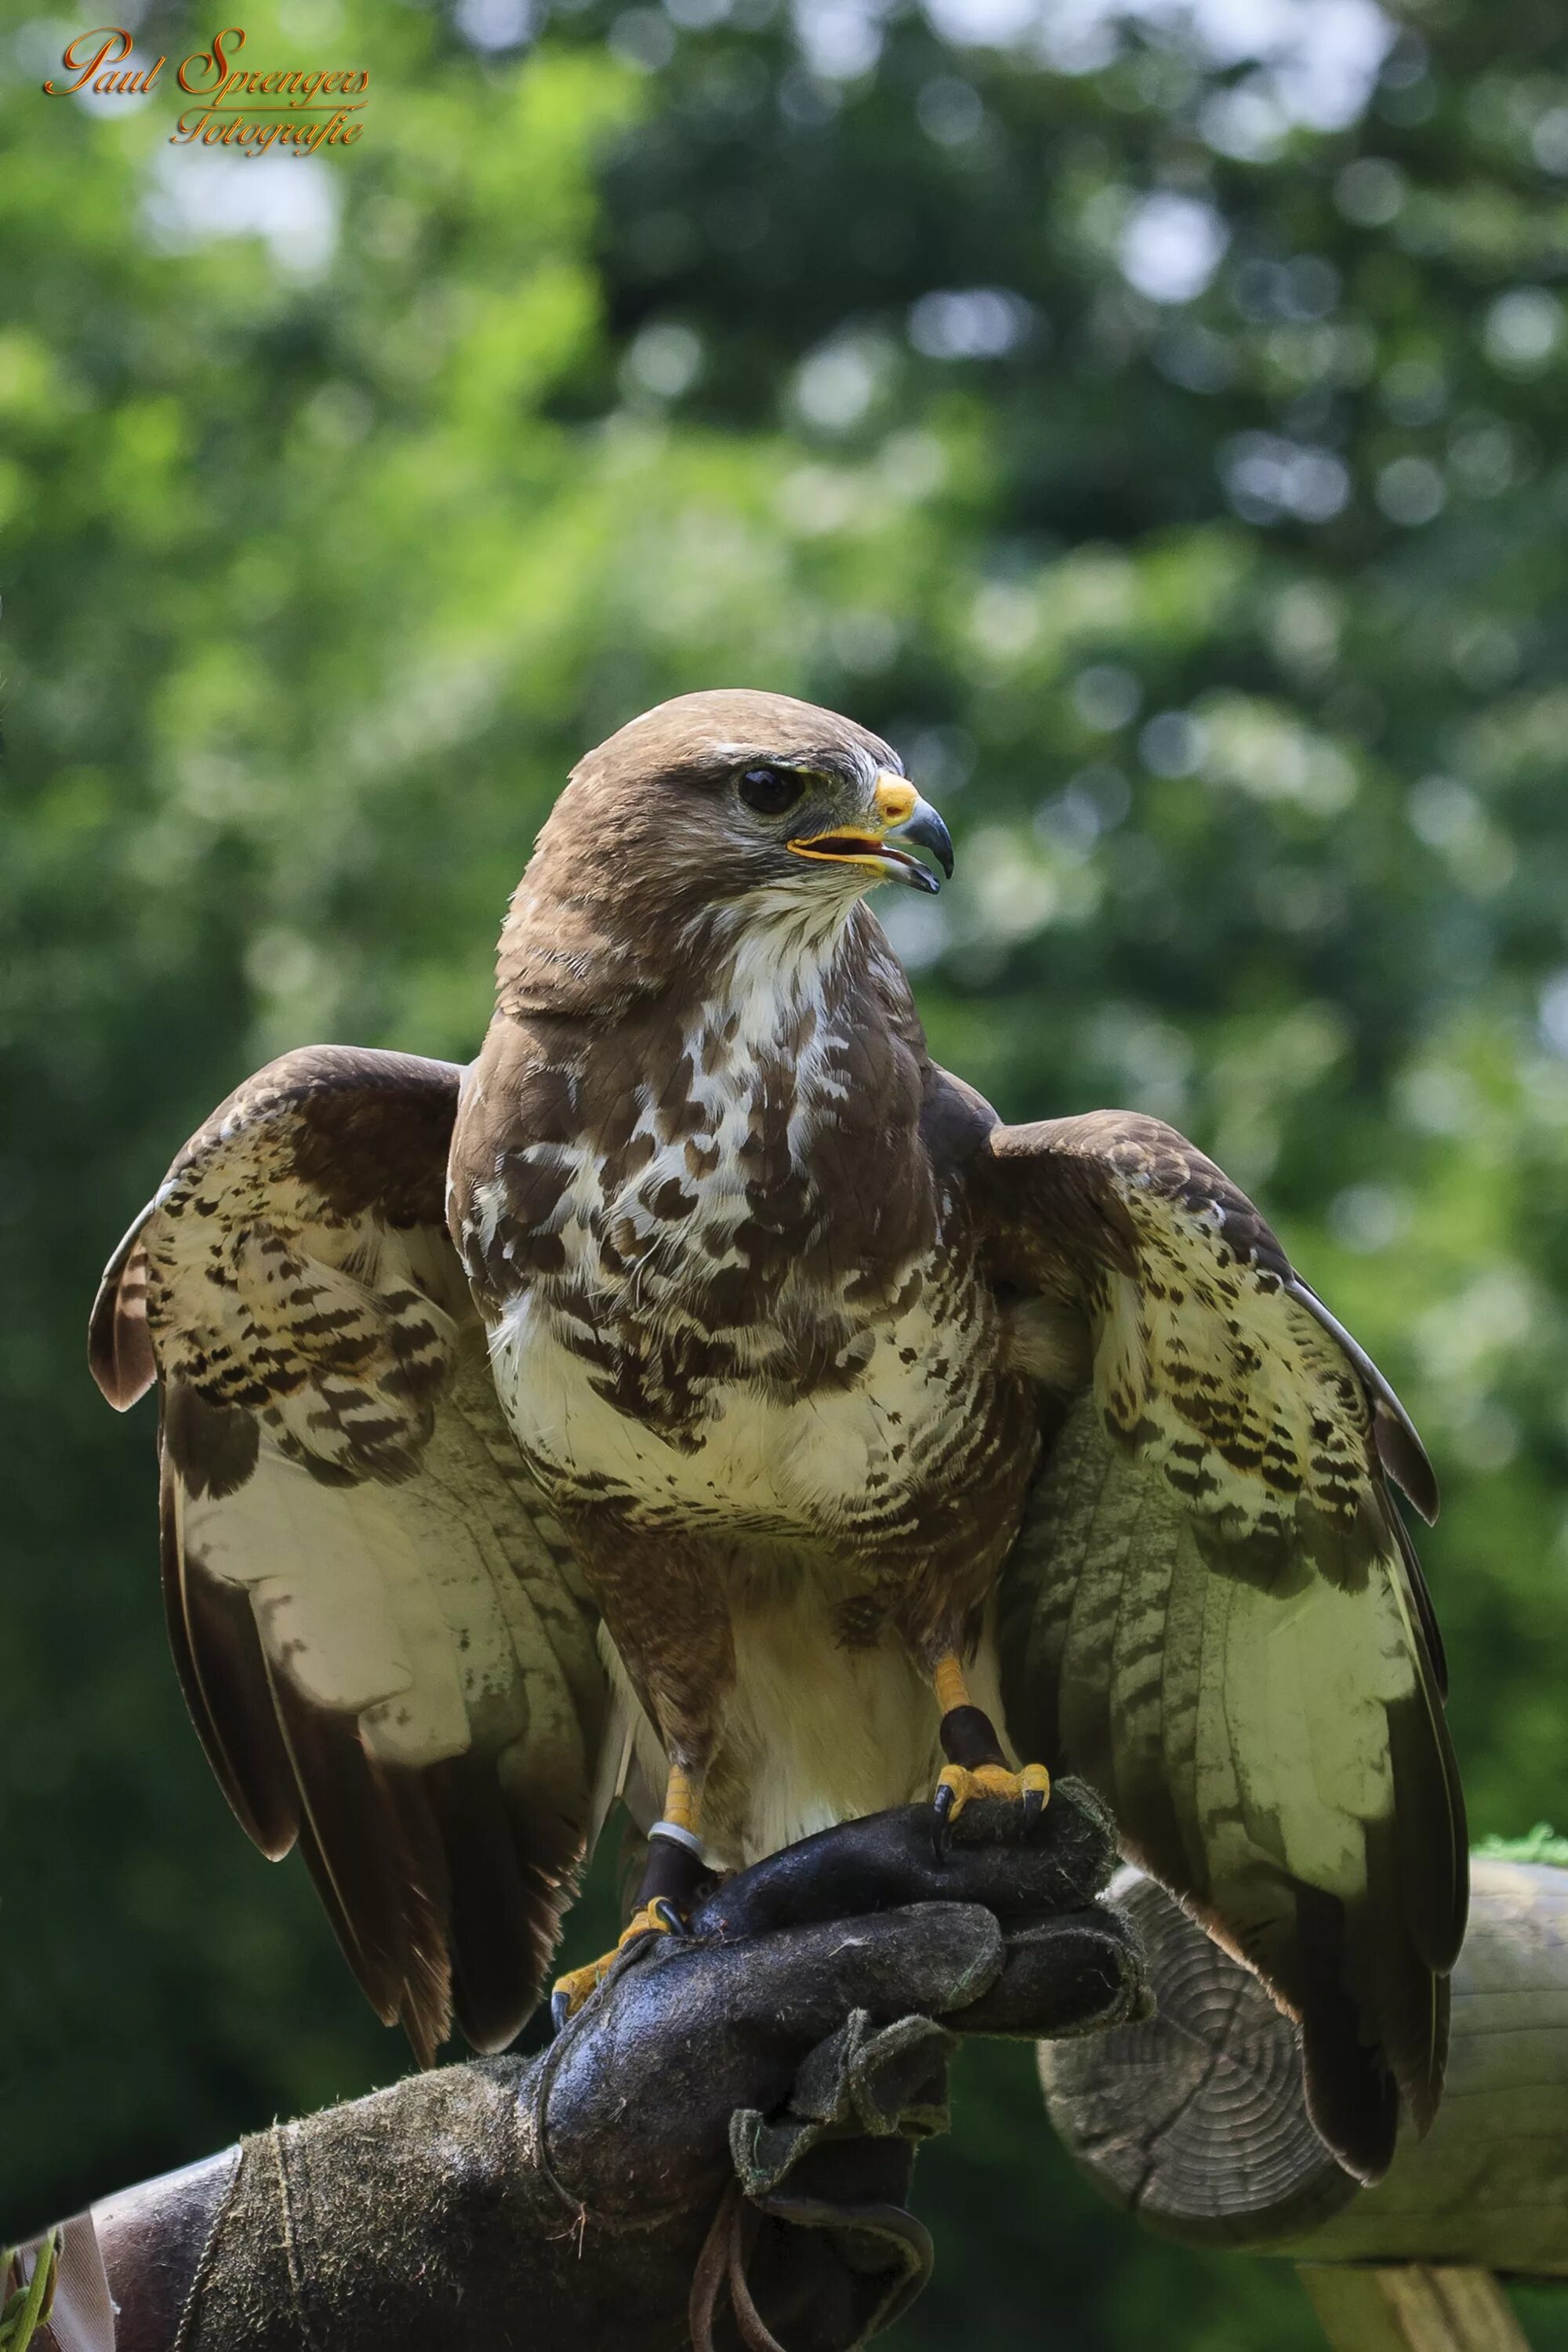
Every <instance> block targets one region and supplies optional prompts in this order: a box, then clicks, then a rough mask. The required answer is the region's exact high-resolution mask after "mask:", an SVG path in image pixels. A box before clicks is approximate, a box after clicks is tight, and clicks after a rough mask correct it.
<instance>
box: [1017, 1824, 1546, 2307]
mask: <svg viewBox="0 0 1568 2352" xmlns="http://www.w3.org/2000/svg"><path fill="white" fill-rule="evenodd" d="M1112 1891H1113V1893H1115V1894H1116V1895H1118V1896H1119V1898H1120V1899H1121V1902H1122V1903H1123V1905H1124V1906H1125V1907H1126V1909H1127V1910H1129V1911H1130V1912H1131V1915H1132V1916H1133V1918H1134V1919H1135V1921H1136V1922H1137V1925H1138V1927H1139V1928H1140V1931H1141V1932H1142V1936H1143V1939H1144V1942H1145V1945H1146V1947H1147V1949H1148V1954H1149V1978H1150V1983H1151V1987H1152V1990H1153V1993H1154V1997H1155V2000H1156V2001H1157V2003H1158V2013H1157V2014H1156V2015H1155V2016H1154V2017H1153V2018H1152V2019H1151V2020H1150V2021H1148V2022H1146V2023H1144V2024H1142V2025H1130V2026H1118V2027H1115V2028H1113V2029H1112V2030H1111V2031H1110V2032H1106V2033H1100V2034H1095V2035H1092V2036H1090V2037H1089V2038H1087V2039H1085V2040H1083V2041H1078V2042H1046V2043H1043V2044H1042V2045H1041V2049H1040V2077H1041V2081H1042V2083H1043V2084H1044V2086H1045V2093H1046V2100H1047V2105H1048V2107H1049V2109H1050V2114H1051V2118H1052V2121H1053V2122H1054V2124H1055V2125H1056V2127H1057V2129H1058V2132H1059V2133H1060V2135H1061V2137H1062V2139H1063V2140H1064V2141H1065V2143H1066V2145H1067V2147H1068V2149H1069V2150H1070V2151H1071V2153H1072V2154H1073V2155H1074V2156H1075V2157H1076V2158H1077V2159H1078V2161H1079V2164H1080V2165H1081V2166H1082V2167H1083V2168H1084V2169H1085V2170H1086V2171H1087V2172H1088V2173H1089V2177H1090V2178H1091V2179H1093V2180H1094V2181H1095V2182H1096V2184H1097V2185H1098V2186H1099V2187H1100V2189H1103V2190H1104V2192H1105V2193H1106V2194H1107V2195H1108V2196H1109V2197H1110V2199H1111V2200H1113V2201H1114V2202H1115V2203H1116V2204H1118V2205H1120V2206H1121V2207H1122V2208H1123V2209H1124V2210H1128V2211H1131V2212H1133V2213H1136V2214H1137V2216H1138V2218H1139V2219H1140V2220H1141V2221H1144V2222H1146V2223H1147V2224H1148V2226H1149V2227H1150V2228H1152V2229H1154V2230H1157V2231H1161V2232H1162V2233H1163V2235H1165V2236H1168V2237H1173V2238H1177V2239H1180V2240H1182V2241H1184V2242H1185V2243H1187V2244H1192V2245H1209V2246H1213V2245H1227V2246H1237V2247H1247V2248H1249V2249H1251V2250H1252V2251H1254V2252H1266V2253H1278V2254H1287V2255H1289V2256H1290V2257H1291V2258H1292V2259H1294V2260H1295V2261H1297V2262H1299V2263H1303V2264H1317V2263H1373V2264H1394V2263H1402V2264H1403V2263H1414V2264H1427V2265H1460V2266H1474V2267H1478V2268H1479V2269H1480V2270H1481V2271H1502V2272H1510V2273H1525V2274H1528V2275H1531V2276H1535V2277H1564V2276H1568V1870H1562V1869H1556V1868H1553V1867H1552V1866H1550V1865H1546V1864H1531V1863H1518V1862H1499V1861H1490V1860H1485V1859H1481V1858H1478V1859H1477V1861H1476V1863H1475V1865H1474V1875H1473V1895H1472V1900H1471V1906H1470V1925H1469V1931H1468V1935H1467V1937H1466V1939H1465V1948H1464V1950H1463V1952H1462V1953H1461V1954H1460V1957H1459V1964H1458V1969H1456V1971H1455V1974H1454V1999H1453V2038H1452V2043H1451V2047H1450V2053H1449V2058H1448V2079H1447V2093H1446V2095H1445V2097H1444V2101H1443V2105H1442V2107H1441V2109H1440V2111H1439V2113H1438V2116H1437V2120H1436V2124H1435V2125H1434V2126H1433V2128H1432V2130H1431V2132H1430V2133H1429V2134H1428V2135H1427V2137H1426V2139H1425V2140H1424V2141H1417V2140H1415V2138H1414V2137H1409V2138H1407V2139H1405V2140H1403V2141H1402V2142H1401V2145H1400V2147H1399V2150H1398V2153H1397V2155H1396V2156H1395V2158H1394V2165H1393V2168H1392V2169H1391V2170H1390V2172H1389V2174H1388V2177H1387V2179H1385V2180H1384V2181H1383V2182H1382V2183H1381V2184H1380V2185H1379V2186H1378V2187H1377V2188H1376V2189H1359V2188H1358V2187H1357V2185H1356V2184H1355V2183H1354V2182H1353V2181H1352V2180H1351V2179H1349V2178H1348V2176H1347V2175H1346V2174H1344V2173H1343V2172H1342V2171H1341V2170H1340V2168H1339V2167H1338V2166H1337V2165H1336V2164H1335V2162H1334V2160H1333V2158H1331V2156H1330V2155H1329V2154H1328V2152H1327V2150H1326V2149H1325V2148H1324V2147H1323V2146H1322V2145H1321V2142H1320V2141H1319V2139H1318V2137H1317V2135H1316V2134H1315V2133H1314V2132H1313V2130H1312V2127H1311V2125H1310V2123H1309V2121H1308V2119H1307V2111H1306V2102H1305V2096H1304V2093H1303V2089H1302V2083H1301V2066H1300V2052H1299V2049H1298V2046H1297V2040H1296V2033H1295V2029H1294V2028H1293V2027H1292V2026H1291V2025H1290V2023H1289V2021H1288V2020H1286V2019H1285V2018H1282V2017H1281V2016H1280V2015H1279V2011H1277V2010H1276V2009H1275V2008H1274V2007H1273V2005H1272V2004H1271V2002H1270V2001H1269V2000H1268V1997H1267V1995H1266V1994H1265V1993H1264V1992H1263V1991H1262V1990H1261V1989H1260V1988H1259V1987H1258V1984H1257V1983H1256V1982H1255V1980H1254V1979H1252V1978H1251V1977H1250V1976H1248V1975H1247V1972H1246V1971H1245V1970H1244V1969H1241V1968H1238V1967H1237V1964H1236V1963H1235V1962H1234V1961H1233V1960H1230V1959H1228V1958H1226V1955H1225V1954H1224V1953H1222V1952H1221V1951H1220V1950H1218V1948H1216V1947H1215V1945H1213V1944H1211V1943H1210V1942H1209V1940H1208V1938H1207V1937H1206V1936H1205V1935H1204V1934H1203V1933H1202V1931H1201V1930H1200V1929H1199V1928H1197V1927H1194V1926H1193V1925H1192V1923H1191V1922H1190V1921H1189V1920H1188V1919H1186V1918H1185V1917H1184V1915H1183V1914H1182V1913H1181V1912H1180V1911H1179V1910H1178V1909H1177V1907H1176V1906H1175V1905H1174V1904H1173V1903H1172V1902H1171V1900H1170V1898H1169V1897H1168V1896H1167V1895H1164V1894H1163V1892H1162V1891H1161V1890H1160V1888H1159V1887H1157V1886H1155V1885H1153V1884H1152V1882H1151V1881H1150V1880H1148V1879H1145V1878H1142V1877H1140V1876H1139V1875H1137V1874H1135V1873H1124V1874H1123V1876H1122V1879H1121V1881H1120V1882H1119V1883H1118V1885H1116V1886H1115V1887H1114V1888H1113V1890H1112ZM1380 2275H1382V2274H1381V2273H1369V2274H1368V2275H1367V2279H1366V2280H1365V2281H1364V2282H1363V2284H1361V2285H1359V2286H1357V2285H1356V2284H1354V2283H1353V2282H1350V2281H1349V2274H1346V2275H1345V2279H1344V2280H1342V2281H1341V2282H1339V2283H1333V2282H1331V2280H1330V2278H1329V2277H1328V2276H1327V2275H1325V2276H1323V2277H1322V2278H1321V2279H1318V2280H1316V2281H1315V2282H1314V2280H1313V2278H1312V2274H1311V2273H1307V2276H1308V2280H1309V2286H1310V2291H1311V2292H1313V2294H1314V2300H1315V2301H1317V2302H1318V2304H1319V2306H1320V2309H1321V2314H1322V2316H1323V2318H1324V2321H1325V2325H1327V2326H1329V2327H1330V2333H1331V2335H1332V2336H1334V2337H1335V2340H1336V2341H1337V2342H1342V2343H1351V2342H1353V2343H1356V2344H1358V2345H1362V2344H1364V2345H1366V2346H1367V2347H1381V2346H1382V2345H1384V2344H1386V2345H1388V2346H1389V2347H1394V2346H1397V2345H1401V2344H1415V2345H1426V2344H1427V2343H1433V2342H1441V2343H1447V2344H1452V2345H1456V2346H1459V2345H1464V2346H1475V2347H1478V2352H1479V2347H1495V2352H1504V2347H1507V2346H1509V2345H1510V2344H1514V2345H1517V2344H1521V2343H1522V2341H1523V2339H1522V2337H1521V2336H1519V2335H1518V2333H1517V2330H1515V2332H1514V2333H1512V2334H1511V2335H1510V2334H1509V2333H1508V2332H1507V2330H1508V2329H1509V2328H1510V2327H1512V2322H1511V2318H1510V2315H1509V2314H1508V2312H1507V2307H1506V2305H1503V2304H1502V2302H1501V2298H1500V2296H1499V2295H1498V2294H1497V2290H1496V2288H1495V2286H1494V2285H1493V2284H1492V2283H1491V2282H1490V2281H1486V2280H1483V2281H1481V2282H1480V2283H1479V2286H1478V2288H1477V2289H1476V2292H1475V2294H1471V2295H1470V2301H1469V2305H1468V2306H1467V2307H1466V2308H1463V2309H1462V2308H1460V2306H1461V2305H1466V2296H1467V2294H1468V2292H1469V2291H1468V2290H1466V2289H1464V2288H1463V2287H1461V2286H1460V2285H1459V2284H1457V2283H1456V2281H1455V2280H1454V2278H1453V2277H1452V2275H1451V2274H1450V2275H1449V2276H1448V2278H1447V2281H1445V2280H1444V2273H1442V2272H1441V2271H1438V2272H1437V2273H1435V2274H1434V2275H1435V2276H1436V2279H1437V2281H1438V2282H1439V2284H1437V2285H1436V2287H1433V2288H1432V2289H1431V2290H1430V2292H1431V2293H1433V2294H1437V2295H1438V2296H1439V2299H1442V2298H1445V2297H1446V2298H1447V2302H1448V2303H1449V2304H1452V2305H1453V2306H1454V2307H1453V2308H1452V2309H1451V2310H1449V2311H1447V2317H1446V2323H1445V2324H1446V2326H1447V2333H1446V2334H1441V2335H1434V2334H1433V2333H1432V2330H1431V2328H1430V2327H1428V2328H1427V2329H1426V2332H1422V2330H1421V2328H1420V2326H1418V2325H1416V2326H1415V2332H1412V2326H1410V2325H1406V2321H1407V2320H1410V2319H1411V2314H1410V2313H1409V2312H1405V2314H1404V2315H1401V2311H1400V2310H1398V2309H1396V2308H1395V2307H1394V2305H1395V2304H1396V2303H1397V2302H1398V2297H1397V2296H1395V2297H1394V2301H1393V2302H1390V2300H1389V2296H1390V2294H1392V2292H1393V2291H1392V2290H1384V2289H1381V2288H1377V2287H1375V2286H1374V2284H1373V2281H1375V2280H1376V2279H1377V2278H1378V2277H1379V2276H1380ZM1425 2292H1427V2290H1425V2289H1418V2287H1417V2285H1416V2284H1415V2280H1414V2279H1412V2280H1407V2281H1406V2282H1405V2289H1404V2293H1405V2302H1406V2303H1409V2302H1410V2300H1411V2298H1412V2297H1415V2298H1416V2299H1417V2300H1418V2299H1419V2294H1421V2293H1425ZM1358 2294H1359V2295H1360V2297H1361V2300H1362V2303H1363V2306H1365V2314H1364V2316H1365V2325H1364V2326H1361V2327H1360V2329H1359V2332H1352V2331H1350V2330H1348V2329H1343V2330H1342V2329H1340V2328H1338V2327H1336V2326H1334V2325H1333V2324H1332V2322H1331V2314H1330V2311H1329V2308H1328V2307H1327V2305H1328V2303H1331V2302H1332V2301H1333V2299H1334V2298H1335V2297H1336V2296H1338V2297H1339V2298H1340V2299H1341V2300H1343V2299H1344V2297H1345V2296H1346V2295H1349V2296H1351V2297H1352V2300H1353V2299H1354V2298H1355V2297H1356V2296H1357V2295H1358ZM1373 2295H1379V2296H1381V2297H1382V2305H1381V2306H1380V2308H1381V2318H1380V2320H1379V2323H1378V2324H1379V2326H1382V2329H1383V2332H1381V2333H1379V2332H1377V2329H1376V2328H1374V2326H1373V2315H1372V2314H1371V2307H1370V2303H1369V2300H1368V2299H1369V2298H1370V2297H1372V2296H1373ZM1488 2296H1489V2298H1490V2300H1489V2301H1488ZM1325 2298H1326V2300H1325ZM1456 2298H1457V2301H1456ZM1478 2298H1479V2300H1478ZM1482 2305H1487V2309H1486V2311H1485V2312H1483V2310H1482V2308H1481V2306H1482ZM1429 2316H1430V2315H1429ZM1413 2324H1414V2323H1413ZM1402 2330H1403V2332H1401V2331H1402ZM1488 2330H1490V2332H1487V2331H1488ZM1478 2331H1479V2332H1478Z"/></svg>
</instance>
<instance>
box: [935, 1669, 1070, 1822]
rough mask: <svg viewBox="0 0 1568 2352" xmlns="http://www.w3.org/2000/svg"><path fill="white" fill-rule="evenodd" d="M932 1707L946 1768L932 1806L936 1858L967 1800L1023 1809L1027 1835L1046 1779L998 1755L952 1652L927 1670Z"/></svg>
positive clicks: (1041, 1806)
mask: <svg viewBox="0 0 1568 2352" xmlns="http://www.w3.org/2000/svg"><path fill="white" fill-rule="evenodd" d="M931 1682H932V1684H933V1685H934V1686H935V1690H936V1697H937V1705H938V1706H940V1707H941V1709H942V1754H943V1755H944V1756H945V1757H946V1758H947V1763H946V1766H945V1768H944V1769H943V1771H942V1777H941V1779H940V1780H938V1781H937V1784H936V1795H935V1796H934V1798H933V1799H932V1801H931V1803H932V1810H933V1811H934V1812H935V1815H936V1822H935V1837H936V1843H937V1851H938V1852H939V1853H940V1852H941V1851H942V1844H943V1842H944V1840H945V1838H946V1834H947V1832H948V1830H949V1828H950V1827H951V1825H952V1822H955V1821H956V1820H957V1819H958V1816H959V1814H960V1813H961V1812H962V1811H963V1808H964V1806H965V1805H966V1804H967V1803H968V1802H969V1801H970V1799H971V1798H972V1797H1005V1799H1006V1800H1007V1801H1008V1802H1009V1803H1011V1804H1020V1805H1022V1807H1023V1825H1024V1828H1025V1831H1026V1832H1027V1831H1028V1830H1029V1829H1030V1828H1031V1827H1032V1826H1033V1824H1034V1823H1035V1822H1037V1820H1038V1819H1039V1817H1040V1815H1041V1813H1042V1812H1043V1811H1045V1805H1046V1800H1047V1797H1048V1796H1049V1795H1050V1793H1051V1776H1050V1774H1049V1773H1048V1772H1047V1769H1046V1768H1045V1766H1044V1765H1043V1764H1026V1765H1024V1766H1022V1767H1021V1768H1020V1769H1019V1770H1018V1771H1016V1772H1015V1771H1014V1770H1013V1769H1012V1768H1011V1766H1010V1765H1009V1764H1008V1762H1007V1759H1006V1757H1005V1755H1004V1754H1003V1752H1002V1742H1001V1741H1000V1739H999V1738H997V1736H996V1727H995V1725H994V1723H993V1722H992V1720H991V1717H989V1716H988V1715H987V1714H986V1713H985V1711H984V1708H983V1707H978V1706H975V1705H974V1703H973V1700H972V1699H971V1697H970V1696H969V1685H968V1684H967V1683H966V1682H965V1681H964V1679H963V1667H962V1666H961V1665H960V1664H959V1662H958V1654H957V1652H956V1651H954V1650H943V1651H942V1653H941V1654H939V1656H938V1657H937V1660H936V1663H935V1664H934V1665H933V1667H932V1669H931Z"/></svg>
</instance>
